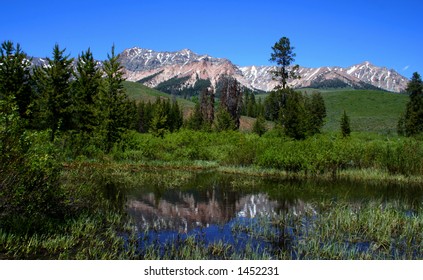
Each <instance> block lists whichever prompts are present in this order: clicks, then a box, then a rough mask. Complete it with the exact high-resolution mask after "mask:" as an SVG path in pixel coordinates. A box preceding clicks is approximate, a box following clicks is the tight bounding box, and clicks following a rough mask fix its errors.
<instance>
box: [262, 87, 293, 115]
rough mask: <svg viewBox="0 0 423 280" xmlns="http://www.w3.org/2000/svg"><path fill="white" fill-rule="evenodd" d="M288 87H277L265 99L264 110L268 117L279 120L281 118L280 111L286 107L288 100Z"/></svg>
mask: <svg viewBox="0 0 423 280" xmlns="http://www.w3.org/2000/svg"><path fill="white" fill-rule="evenodd" d="M289 92H290V91H289V90H288V89H276V90H273V91H271V92H270V94H269V95H268V96H267V97H266V99H265V100H264V112H265V115H264V116H265V117H266V119H268V120H270V121H277V120H278V119H279V111H281V110H284V109H285V108H286V100H287V98H288V93H289Z"/></svg>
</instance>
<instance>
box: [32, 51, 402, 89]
mask: <svg viewBox="0 0 423 280" xmlns="http://www.w3.org/2000/svg"><path fill="white" fill-rule="evenodd" d="M119 60H120V63H121V64H122V66H123V67H124V74H125V78H126V79H127V80H128V81H132V82H141V83H143V84H144V85H146V86H149V87H152V88H156V87H158V86H160V85H161V84H163V83H166V82H169V81H177V82H179V84H176V85H174V89H175V90H183V89H185V88H192V87H194V86H195V84H196V83H197V82H198V81H200V80H208V81H210V84H211V85H212V86H214V87H216V86H217V84H218V83H219V80H220V78H221V77H223V76H230V77H233V78H235V79H236V80H238V82H240V83H241V84H242V85H243V86H244V87H247V88H250V89H253V90H259V91H267V92H268V91H271V90H273V89H274V88H275V87H276V86H277V85H278V84H279V82H278V81H275V80H274V79H273V75H272V74H271V73H270V72H271V71H272V70H274V69H275V68H276V66H257V65H251V66H238V65H235V64H234V63H232V62H231V61H230V60H229V59H227V58H216V57H212V56H210V55H208V54H204V55H201V54H197V53H195V52H193V51H192V50H190V49H182V50H180V51H154V50H151V49H144V48H140V47H133V48H128V49H125V50H123V51H122V52H121V53H120V54H119ZM32 63H33V64H34V65H45V64H46V63H47V61H46V60H45V59H43V58H36V57H33V58H32ZM74 63H76V60H75V61H74ZM98 65H100V66H101V65H102V62H101V61H99V62H98ZM298 74H299V75H300V77H301V79H297V80H292V79H290V80H288V85H289V86H290V87H292V88H306V87H313V88H341V87H351V88H357V89H381V90H385V91H391V92H397V93H399V92H403V91H405V89H406V87H407V83H408V79H407V78H405V77H404V76H402V75H400V74H399V73H398V72H397V71H395V70H393V69H388V68H387V67H383V66H382V67H380V66H375V65H374V64H372V63H371V62H369V61H364V62H362V63H358V64H354V65H352V66H349V67H339V66H322V67H302V66H300V67H299V71H298ZM172 79H173V80H172Z"/></svg>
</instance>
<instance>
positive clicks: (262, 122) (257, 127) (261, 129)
mask: <svg viewBox="0 0 423 280" xmlns="http://www.w3.org/2000/svg"><path fill="white" fill-rule="evenodd" d="M265 132H266V119H265V118H264V117H263V116H262V115H260V116H258V117H257V119H256V121H255V122H254V125H253V133H256V134H258V135H259V136H262V135H263V134H264V133H265Z"/></svg>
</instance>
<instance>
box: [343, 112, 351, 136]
mask: <svg viewBox="0 0 423 280" xmlns="http://www.w3.org/2000/svg"><path fill="white" fill-rule="evenodd" d="M350 134H351V128H350V118H349V117H348V115H347V113H346V112H345V110H344V114H343V115H342V117H341V135H342V137H344V138H345V137H348V136H350Z"/></svg>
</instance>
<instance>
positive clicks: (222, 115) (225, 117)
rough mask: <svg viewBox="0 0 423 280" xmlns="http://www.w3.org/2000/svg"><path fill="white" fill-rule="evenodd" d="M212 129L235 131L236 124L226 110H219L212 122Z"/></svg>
mask: <svg viewBox="0 0 423 280" xmlns="http://www.w3.org/2000/svg"><path fill="white" fill-rule="evenodd" d="M214 128H215V130H216V131H218V132H220V131H226V130H236V129H237V127H236V124H235V122H234V119H233V118H232V116H231V114H230V113H229V112H228V111H227V110H226V108H219V110H218V111H217V114H216V118H215V120H214Z"/></svg>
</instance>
